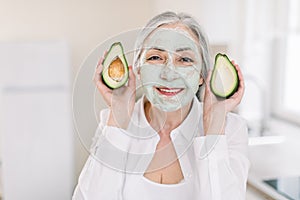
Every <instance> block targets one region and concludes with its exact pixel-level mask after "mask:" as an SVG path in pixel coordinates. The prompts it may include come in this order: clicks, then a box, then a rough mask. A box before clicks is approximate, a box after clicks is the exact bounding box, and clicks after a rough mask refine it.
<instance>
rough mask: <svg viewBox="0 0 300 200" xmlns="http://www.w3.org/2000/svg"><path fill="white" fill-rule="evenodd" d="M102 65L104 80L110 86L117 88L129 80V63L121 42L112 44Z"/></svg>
mask: <svg viewBox="0 0 300 200" xmlns="http://www.w3.org/2000/svg"><path fill="white" fill-rule="evenodd" d="M102 65H103V70H102V80H103V82H104V83H105V84H106V85H107V86H108V87H109V88H111V89H117V88H119V87H122V86H123V85H124V84H125V83H126V82H127V80H128V64H127V61H126V58H125V55H124V50H123V47H122V44H121V43H120V42H116V43H113V44H112V45H111V47H110V49H109V51H108V53H107V55H106V57H105V59H104V61H103V63H102Z"/></svg>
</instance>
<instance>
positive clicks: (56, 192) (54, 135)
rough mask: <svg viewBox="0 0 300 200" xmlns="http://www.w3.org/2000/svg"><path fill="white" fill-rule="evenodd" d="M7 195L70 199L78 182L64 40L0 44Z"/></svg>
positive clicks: (11, 199)
mask: <svg viewBox="0 0 300 200" xmlns="http://www.w3.org/2000/svg"><path fill="white" fill-rule="evenodd" d="M0 67H1V69H0V73H1V75H0V77H1V81H0V83H1V87H0V88H2V89H1V90H0V99H1V100H0V133H1V135H0V136H1V144H0V149H1V151H0V154H1V163H2V165H1V174H2V177H1V179H2V184H3V186H2V187H3V189H2V192H3V194H2V195H3V198H4V200H21V199H31V200H41V199H43V200H53V199H55V200H66V199H71V195H72V190H73V187H74V133H73V128H72V113H71V89H70V88H71V87H70V83H69V82H70V78H69V76H70V73H69V71H70V69H69V68H70V66H69V53H68V48H67V45H66V44H65V43H64V42H39V43H30V44H29V43H18V44H17V43H15V44H0Z"/></svg>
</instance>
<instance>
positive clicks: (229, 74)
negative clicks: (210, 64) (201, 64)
mask: <svg viewBox="0 0 300 200" xmlns="http://www.w3.org/2000/svg"><path fill="white" fill-rule="evenodd" d="M238 86H239V77H238V73H237V70H236V68H235V66H234V65H233V64H232V63H231V62H230V60H229V58H228V57H227V56H226V55H225V54H220V53H219V54H217V55H216V57H215V65H214V69H213V72H212V75H211V79H210V88H211V91H212V92H213V93H214V94H215V95H216V96H217V97H221V98H229V97H231V96H232V95H233V94H234V93H235V92H236V91H237V89H238Z"/></svg>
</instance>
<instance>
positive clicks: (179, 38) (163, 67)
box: [140, 28, 201, 112]
mask: <svg viewBox="0 0 300 200" xmlns="http://www.w3.org/2000/svg"><path fill="white" fill-rule="evenodd" d="M140 61H141V63H140V75H141V81H142V87H143V89H144V92H145V95H146V97H147V99H148V100H149V101H150V102H151V104H152V105H154V106H155V107H157V108H159V109H160V110H162V111H165V112H172V111H175V110H178V109H180V108H182V107H183V106H185V105H187V104H188V103H190V102H191V101H192V100H193V97H194V95H195V93H196V92H197V90H198V87H199V80H200V72H201V56H200V52H199V49H198V47H197V45H196V43H195V41H194V40H193V39H192V38H191V37H190V36H189V35H188V33H187V32H185V31H183V30H176V29H162V28H160V29H158V30H156V31H154V32H153V33H152V34H151V35H150V36H149V37H148V38H147V40H146V43H145V45H144V51H143V54H142V56H141V59H140Z"/></svg>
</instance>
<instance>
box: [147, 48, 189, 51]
mask: <svg viewBox="0 0 300 200" xmlns="http://www.w3.org/2000/svg"><path fill="white" fill-rule="evenodd" d="M149 49H154V50H157V51H162V52H165V51H166V50H164V49H161V48H159V47H150V48H149ZM181 51H192V49H191V48H190V47H183V48H179V49H176V52H181Z"/></svg>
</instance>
